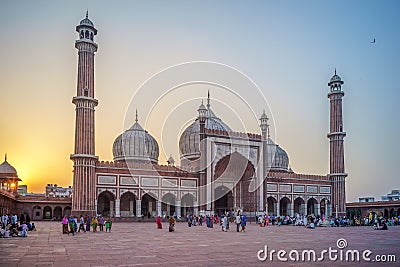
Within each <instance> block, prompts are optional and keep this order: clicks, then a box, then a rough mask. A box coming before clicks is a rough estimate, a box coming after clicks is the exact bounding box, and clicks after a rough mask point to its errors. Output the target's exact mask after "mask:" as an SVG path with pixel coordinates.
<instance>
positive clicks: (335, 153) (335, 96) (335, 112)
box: [328, 69, 347, 216]
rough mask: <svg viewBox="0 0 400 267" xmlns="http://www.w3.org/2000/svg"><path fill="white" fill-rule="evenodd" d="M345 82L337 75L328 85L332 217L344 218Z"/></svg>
mask: <svg viewBox="0 0 400 267" xmlns="http://www.w3.org/2000/svg"><path fill="white" fill-rule="evenodd" d="M342 85H343V81H342V79H341V78H340V77H339V75H337V74H336V69H335V75H333V76H332V78H331V80H330V81H329V83H328V86H329V87H330V92H329V93H328V98H329V99H330V132H329V133H328V138H329V141H330V164H329V166H330V173H329V178H330V180H331V181H332V199H331V204H332V209H333V213H332V215H335V216H343V215H345V214H346V182H345V180H346V177H347V173H345V169H344V147H343V143H344V137H345V136H346V132H344V131H343V116H342V97H343V96H344V92H343V91H342Z"/></svg>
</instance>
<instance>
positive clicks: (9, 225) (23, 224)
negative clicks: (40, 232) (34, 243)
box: [0, 213, 36, 238]
mask: <svg viewBox="0 0 400 267" xmlns="http://www.w3.org/2000/svg"><path fill="white" fill-rule="evenodd" d="M28 231H36V227H35V223H33V222H31V218H30V216H29V214H26V215H25V214H21V215H20V216H19V218H18V216H17V214H15V213H14V214H3V215H2V216H1V221H0V238H8V237H27V236H28Z"/></svg>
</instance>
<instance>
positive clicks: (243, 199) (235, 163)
mask: <svg viewBox="0 0 400 267" xmlns="http://www.w3.org/2000/svg"><path fill="white" fill-rule="evenodd" d="M254 173H255V169H254V166H253V164H252V163H251V162H250V161H249V160H248V159H247V158H245V157H244V156H242V155H241V154H240V153H238V152H234V153H232V154H230V155H227V156H225V157H223V158H222V159H221V160H220V161H218V163H217V164H216V166H215V175H214V181H217V182H221V183H222V184H223V183H227V184H228V183H229V184H230V185H233V188H232V186H229V188H226V186H224V185H220V186H218V187H216V188H215V190H214V196H213V200H214V202H215V203H214V211H215V212H217V208H218V211H219V212H221V211H223V210H227V211H228V210H229V211H232V210H233V208H234V207H240V208H241V209H242V210H243V211H245V212H254V211H255V210H257V209H258V201H257V196H256V187H257V183H256V182H253V183H252V181H254V179H255V178H254ZM219 187H225V188H226V189H221V188H219ZM229 192H230V193H229ZM233 192H234V193H235V194H233ZM225 195H227V198H225V197H224V196H225ZM231 195H232V196H231ZM233 195H235V199H234V198H233ZM231 198H232V199H231ZM217 202H218V203H217ZM226 202H227V203H226Z"/></svg>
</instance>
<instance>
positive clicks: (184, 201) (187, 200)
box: [181, 194, 195, 218]
mask: <svg viewBox="0 0 400 267" xmlns="http://www.w3.org/2000/svg"><path fill="white" fill-rule="evenodd" d="M194 201H195V198H194V196H192V195H191V194H185V195H183V196H182V198H181V215H182V217H183V218H186V216H187V215H188V214H193V206H194Z"/></svg>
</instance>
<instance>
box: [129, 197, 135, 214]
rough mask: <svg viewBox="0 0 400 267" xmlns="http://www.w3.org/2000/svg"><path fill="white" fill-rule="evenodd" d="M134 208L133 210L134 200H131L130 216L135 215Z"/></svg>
mask: <svg viewBox="0 0 400 267" xmlns="http://www.w3.org/2000/svg"><path fill="white" fill-rule="evenodd" d="M133 212H134V210H133V200H130V201H129V216H133V215H134V214H133Z"/></svg>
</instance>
